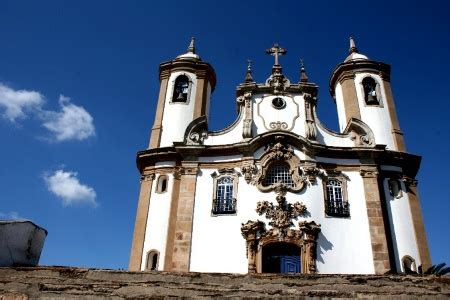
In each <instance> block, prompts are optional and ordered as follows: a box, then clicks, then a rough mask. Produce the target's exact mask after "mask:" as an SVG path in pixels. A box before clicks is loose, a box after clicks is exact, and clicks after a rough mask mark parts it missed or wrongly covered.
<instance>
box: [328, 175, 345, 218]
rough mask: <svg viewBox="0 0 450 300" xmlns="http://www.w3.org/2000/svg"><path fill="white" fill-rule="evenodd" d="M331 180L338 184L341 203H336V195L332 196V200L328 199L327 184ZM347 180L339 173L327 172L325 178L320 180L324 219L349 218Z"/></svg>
mask: <svg viewBox="0 0 450 300" xmlns="http://www.w3.org/2000/svg"><path fill="white" fill-rule="evenodd" d="M332 180H334V181H337V182H339V183H340V190H341V198H342V199H341V201H337V199H336V195H334V196H333V199H329V198H328V183H329V182H330V181H332ZM347 180H348V177H347V176H346V175H344V174H343V173H340V172H339V173H337V172H327V177H326V178H324V179H323V180H322V186H323V197H324V210H325V216H326V217H333V218H349V217H350V204H349V202H348V193H347Z"/></svg>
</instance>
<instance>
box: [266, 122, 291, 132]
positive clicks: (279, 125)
mask: <svg viewBox="0 0 450 300" xmlns="http://www.w3.org/2000/svg"><path fill="white" fill-rule="evenodd" d="M269 127H270V129H272V130H286V129H287V128H288V124H287V123H286V122H280V121H276V122H270V123H269Z"/></svg>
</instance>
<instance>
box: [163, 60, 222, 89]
mask: <svg viewBox="0 0 450 300" xmlns="http://www.w3.org/2000/svg"><path fill="white" fill-rule="evenodd" d="M176 71H187V72H191V73H194V74H196V75H197V76H198V78H207V80H208V81H209V83H210V84H211V91H214V88H215V87H216V72H215V71H214V69H213V67H212V66H211V65H210V64H209V63H207V62H203V61H197V60H188V59H186V60H177V59H175V60H171V61H167V62H163V63H161V64H160V65H159V79H160V80H163V79H164V78H167V77H168V75H169V74H170V73H171V72H176Z"/></svg>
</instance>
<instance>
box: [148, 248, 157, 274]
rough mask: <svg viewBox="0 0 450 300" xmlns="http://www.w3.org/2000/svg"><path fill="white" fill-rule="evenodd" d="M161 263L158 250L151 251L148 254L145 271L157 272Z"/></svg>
mask: <svg viewBox="0 0 450 300" xmlns="http://www.w3.org/2000/svg"><path fill="white" fill-rule="evenodd" d="M158 262H159V252H158V251H157V250H150V251H149V252H148V253H147V263H146V265H145V270H150V271H157V270H158Z"/></svg>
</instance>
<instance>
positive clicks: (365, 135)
mask: <svg viewBox="0 0 450 300" xmlns="http://www.w3.org/2000/svg"><path fill="white" fill-rule="evenodd" d="M343 134H347V135H348V136H349V138H350V139H351V140H352V141H353V142H354V143H355V147H373V146H375V136H374V134H373V132H372V130H371V129H370V127H369V126H368V125H367V124H366V123H364V122H363V121H361V120H359V119H356V118H351V119H350V120H349V122H348V124H347V127H346V128H345V130H344V132H343Z"/></svg>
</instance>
